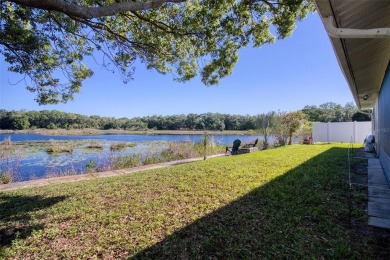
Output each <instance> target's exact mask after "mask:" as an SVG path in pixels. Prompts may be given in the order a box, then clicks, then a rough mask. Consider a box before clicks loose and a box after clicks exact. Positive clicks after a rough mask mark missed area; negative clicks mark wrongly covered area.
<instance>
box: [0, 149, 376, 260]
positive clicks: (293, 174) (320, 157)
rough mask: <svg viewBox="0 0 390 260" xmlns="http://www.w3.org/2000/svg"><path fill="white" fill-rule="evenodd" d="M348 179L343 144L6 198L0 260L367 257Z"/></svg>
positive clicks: (0, 208) (367, 236) (368, 239)
mask: <svg viewBox="0 0 390 260" xmlns="http://www.w3.org/2000/svg"><path fill="white" fill-rule="evenodd" d="M347 179H348V166H347V146H346V145H343V144H341V145H311V146H309V145H306V146H304V145H293V146H289V147H283V148H277V149H271V150H266V151H261V152H256V153H251V154H245V155H239V156H229V157H219V158H215V159H212V160H206V161H200V162H196V163H190V164H184V165H177V166H174V167H168V168H163V169H157V170H150V171H146V172H140V173H135V174H131V175H125V176H121V177H112V178H104V179H96V180H92V181H84V182H78V183H68V184H61V185H50V186H45V187H40V188H37V189H22V190H17V191H13V192H3V193H0V212H1V215H0V258H1V257H4V258H19V259H23V258H127V257H134V258H139V259H171V258H180V259H188V258H192V259H195V258H202V259H203V258H218V259H238V258H240V259H242V258H245V259H261V258H315V259H321V258H326V259H334V258H359V259H360V258H366V259H367V258H373V257H374V255H375V248H374V246H373V242H374V238H373V237H372V235H371V233H370V232H366V231H367V228H365V229H364V230H363V231H364V232H362V231H361V227H362V226H365V225H366V221H367V220H366V212H365V211H364V207H354V208H353V212H352V215H351V216H352V222H351V223H352V226H350V225H349V222H350V221H349V220H350V219H349V215H350V214H349V211H348V208H349V206H348V205H349V203H348V199H347V198H348V184H347ZM354 192H355V193H356V194H355V195H356V196H354V200H355V202H356V203H355V204H356V205H363V204H364V203H365V202H366V196H365V193H364V192H362V191H359V190H354ZM355 204H354V205H355Z"/></svg>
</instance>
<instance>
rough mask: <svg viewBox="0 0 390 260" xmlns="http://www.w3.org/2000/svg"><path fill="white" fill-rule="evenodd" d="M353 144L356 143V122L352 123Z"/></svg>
mask: <svg viewBox="0 0 390 260" xmlns="http://www.w3.org/2000/svg"><path fill="white" fill-rule="evenodd" d="M353 142H354V143H356V121H353Z"/></svg>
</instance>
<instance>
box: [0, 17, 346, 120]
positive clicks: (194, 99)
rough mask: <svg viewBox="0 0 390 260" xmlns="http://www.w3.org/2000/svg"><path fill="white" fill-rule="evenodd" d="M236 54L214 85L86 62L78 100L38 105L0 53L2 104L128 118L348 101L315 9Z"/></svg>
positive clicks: (258, 110) (252, 111) (12, 107)
mask: <svg viewBox="0 0 390 260" xmlns="http://www.w3.org/2000/svg"><path fill="white" fill-rule="evenodd" d="M239 54H240V60H239V62H238V64H237V65H236V68H235V70H234V72H233V74H231V75H230V76H228V77H227V78H224V79H222V80H221V82H220V84H219V85H218V86H211V87H207V86H205V85H203V84H202V82H201V81H200V79H199V78H195V79H193V80H192V81H190V82H187V83H178V82H175V81H173V77H172V75H169V74H168V75H161V74H159V73H157V72H156V71H148V70H147V69H145V68H144V66H143V65H142V64H140V66H137V68H136V72H135V75H134V80H133V81H130V82H129V83H128V84H123V82H122V81H121V79H120V76H119V74H118V73H114V74H113V73H112V72H109V71H106V70H105V69H104V68H101V67H100V66H99V65H97V64H94V63H91V64H87V65H88V66H90V67H91V68H92V69H93V70H94V72H95V73H94V75H93V76H92V78H90V79H88V80H86V81H85V82H84V84H83V87H82V90H81V93H79V94H76V96H75V100H74V101H70V102H68V103H67V104H59V105H46V106H39V105H38V104H37V103H36V102H35V101H34V98H35V95H34V94H33V93H30V92H28V91H27V90H26V89H25V86H24V85H23V83H18V84H16V85H15V83H17V82H18V81H19V80H20V79H22V76H21V75H19V74H15V73H10V72H8V71H7V65H8V64H7V63H5V62H4V59H2V60H1V61H0V62H1V64H0V71H1V78H0V108H2V109H6V110H21V109H26V110H44V109H48V110H51V109H56V110H59V111H64V112H71V113H78V114H83V115H99V116H112V117H117V118H119V117H128V118H132V117H136V116H148V115H173V114H189V113H198V114H200V113H206V112H212V113H217V112H218V113H226V114H242V115H246V114H249V115H255V114H259V113H265V112H268V111H271V110H281V111H287V112H288V111H296V110H299V109H302V108H303V107H304V106H305V105H317V106H318V105H320V104H323V103H325V102H328V101H332V102H336V103H338V104H341V105H344V104H345V103H347V102H352V101H353V97H352V95H351V93H350V91H349V88H348V85H347V83H346V81H345V79H344V76H343V75H342V72H341V70H340V68H339V65H338V63H337V60H336V57H335V55H334V53H333V49H332V46H331V44H330V41H329V39H328V36H327V34H326V32H325V29H324V27H323V25H322V23H321V20H320V18H319V16H318V14H317V13H315V14H311V15H309V16H308V18H307V19H305V20H303V21H302V22H299V23H298V24H297V28H296V30H295V31H294V33H293V35H292V36H291V37H289V38H287V39H284V40H278V41H276V43H275V44H272V45H266V46H263V47H262V48H252V47H247V48H245V49H242V50H241V51H240V53H239Z"/></svg>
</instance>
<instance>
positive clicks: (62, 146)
mask: <svg viewBox="0 0 390 260" xmlns="http://www.w3.org/2000/svg"><path fill="white" fill-rule="evenodd" d="M49 143H50V145H49V147H48V148H47V149H46V152H47V153H48V154H59V153H73V150H74V148H73V146H71V144H69V143H70V142H69V141H54V140H51V141H49Z"/></svg>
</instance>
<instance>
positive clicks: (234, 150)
mask: <svg viewBox="0 0 390 260" xmlns="http://www.w3.org/2000/svg"><path fill="white" fill-rule="evenodd" d="M240 145H241V140H239V139H236V140H234V142H233V146H232V147H229V146H226V151H225V154H227V152H228V151H229V152H230V154H231V155H235V154H237V153H238V148H239V147H240Z"/></svg>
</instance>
